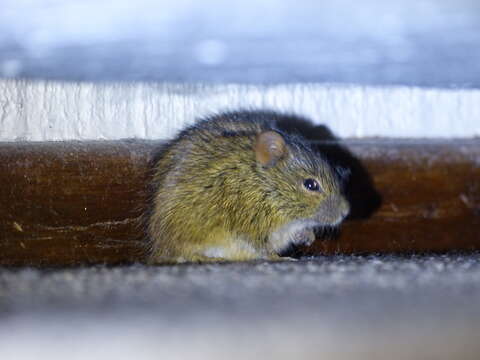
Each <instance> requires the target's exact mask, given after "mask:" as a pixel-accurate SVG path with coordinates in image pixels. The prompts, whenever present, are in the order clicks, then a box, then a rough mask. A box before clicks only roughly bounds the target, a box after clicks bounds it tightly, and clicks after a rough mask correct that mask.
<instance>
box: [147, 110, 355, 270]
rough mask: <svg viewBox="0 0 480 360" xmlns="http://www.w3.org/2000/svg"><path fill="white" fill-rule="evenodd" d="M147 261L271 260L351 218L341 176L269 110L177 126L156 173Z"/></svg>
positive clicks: (226, 115)
mask: <svg viewBox="0 0 480 360" xmlns="http://www.w3.org/2000/svg"><path fill="white" fill-rule="evenodd" d="M154 172H155V173H154V179H153V184H154V191H155V194H154V198H153V205H152V206H153V208H152V212H151V214H150V216H149V219H148V232H149V236H150V255H149V256H150V259H149V260H150V263H164V262H204V261H236V260H239V261H240V260H252V259H279V258H280V257H279V254H281V253H282V250H285V249H286V248H288V247H289V246H290V245H292V244H295V245H299V244H301V245H310V244H311V243H312V242H313V241H314V240H315V235H314V231H313V229H314V228H315V227H322V226H323V227H325V226H328V227H330V226H336V225H338V224H339V223H340V222H341V221H342V220H343V219H344V218H345V217H346V216H347V214H348V212H349V208H350V206H349V203H348V201H347V200H346V199H345V197H344V195H343V193H342V181H341V176H340V174H339V171H337V170H336V168H335V167H332V166H331V165H330V164H329V163H328V162H327V160H326V159H324V158H323V157H322V155H320V154H318V153H317V152H315V151H313V150H312V147H311V146H310V144H309V143H308V142H307V141H306V140H305V139H304V138H303V137H301V136H299V135H297V134H291V133H285V132H283V131H281V130H279V129H278V127H277V125H276V118H275V115H272V114H271V113H265V114H262V113H256V112H232V113H225V114H221V115H216V116H212V117H210V118H207V119H204V120H201V121H199V122H198V123H197V124H196V125H194V126H191V127H189V128H187V129H185V130H183V131H182V132H181V133H180V134H179V135H178V136H177V137H176V138H175V139H174V140H173V141H171V142H170V143H169V144H167V145H166V147H165V148H164V150H163V153H162V156H161V158H160V160H159V161H158V162H157V163H156V165H155V169H154Z"/></svg>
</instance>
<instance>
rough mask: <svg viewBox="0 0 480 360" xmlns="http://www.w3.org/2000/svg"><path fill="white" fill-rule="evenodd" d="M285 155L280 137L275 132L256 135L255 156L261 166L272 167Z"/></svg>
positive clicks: (284, 146) (285, 150)
mask: <svg viewBox="0 0 480 360" xmlns="http://www.w3.org/2000/svg"><path fill="white" fill-rule="evenodd" d="M286 153H287V146H286V144H285V139H284V138H283V136H282V135H280V134H279V133H277V132H275V131H264V132H262V133H260V134H258V135H257V139H256V141H255V156H256V159H257V161H258V162H259V163H260V164H262V165H263V166H273V165H275V164H276V162H277V161H278V160H280V159H281V158H282V157H283V156H284V155H285V154H286Z"/></svg>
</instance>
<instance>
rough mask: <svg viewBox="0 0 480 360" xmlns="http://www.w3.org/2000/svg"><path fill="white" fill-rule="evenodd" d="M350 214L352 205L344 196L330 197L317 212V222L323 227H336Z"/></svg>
mask: <svg viewBox="0 0 480 360" xmlns="http://www.w3.org/2000/svg"><path fill="white" fill-rule="evenodd" d="M349 213H350V204H349V202H348V201H347V199H345V198H344V197H343V196H342V195H330V196H329V197H328V198H326V199H325V200H324V201H323V203H322V204H321V205H320V207H319V208H318V211H317V216H316V217H317V221H319V222H320V223H321V224H322V225H331V226H335V225H338V224H339V223H341V222H342V220H344V219H345V218H346V217H347V216H348V214H349Z"/></svg>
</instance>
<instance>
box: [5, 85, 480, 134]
mask: <svg viewBox="0 0 480 360" xmlns="http://www.w3.org/2000/svg"><path fill="white" fill-rule="evenodd" d="M238 109H268V110H275V111H280V112H288V113H294V114H297V115H300V116H303V117H306V118H308V119H310V120H311V121H312V122H313V123H315V124H324V125H326V126H328V127H329V128H330V129H331V130H332V131H333V133H334V134H335V135H337V136H339V137H342V138H344V137H353V138H363V137H374V136H380V137H395V138H439V137H440V138H471V137H476V136H480V90H475V89H436V88H430V89H429V88H416V87H373V86H354V85H351V86H348V85H335V84H330V85H329V84H279V85H239V84H230V85H229V84H226V85H202V84H170V83H104V84H102V83H68V82H53V81H26V80H8V79H7V80H0V141H16V140H24V141H49V140H101V139H105V140H115V139H124V138H140V139H168V138H171V137H173V136H174V135H175V134H176V133H177V131H179V130H180V129H181V128H183V127H184V126H186V125H187V124H191V123H193V122H194V121H195V119H198V118H201V117H203V116H206V115H209V114H212V113H218V112H221V111H226V110H238Z"/></svg>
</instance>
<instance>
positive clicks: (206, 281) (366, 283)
mask: <svg viewBox="0 0 480 360" xmlns="http://www.w3.org/2000/svg"><path fill="white" fill-rule="evenodd" d="M479 305H480V255H479V254H474V255H469V256H463V255H449V256H414V257H394V256H369V257H359V256H335V257H318V258H310V259H302V260H300V261H297V262H281V263H266V262H258V263H240V264H212V265H181V266H164V267H144V266H141V265H132V266H125V267H89V268H73V269H44V270H36V269H25V268H22V269H7V268H3V269H1V270H0V358H1V359H2V360H4V359H64V358H67V357H68V358H69V359H87V358H92V359H97V358H103V359H113V358H115V359H133V358H134V359H159V358H169V359H185V358H200V359H207V358H209V359H225V358H229V359H245V358H248V359H250V358H260V357H262V358H271V359H275V358H278V359H287V358H289V359H292V358H295V359H296V358H312V359H313V358H315V359H478V358H479V356H480V341H479V340H480V335H479V334H480V306H479Z"/></svg>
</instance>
